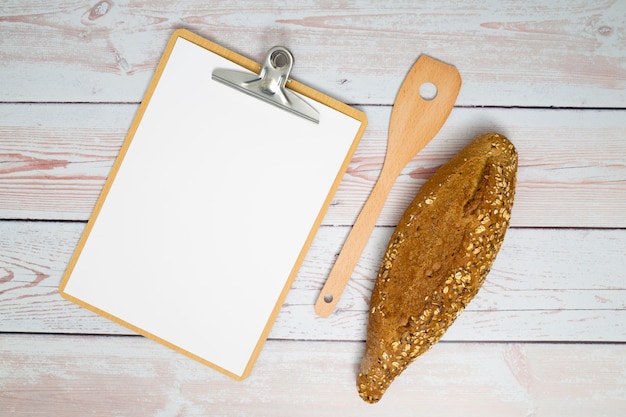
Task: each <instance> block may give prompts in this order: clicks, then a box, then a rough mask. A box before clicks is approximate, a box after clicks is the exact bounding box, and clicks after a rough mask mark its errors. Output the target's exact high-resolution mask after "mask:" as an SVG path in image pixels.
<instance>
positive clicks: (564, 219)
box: [0, 104, 626, 227]
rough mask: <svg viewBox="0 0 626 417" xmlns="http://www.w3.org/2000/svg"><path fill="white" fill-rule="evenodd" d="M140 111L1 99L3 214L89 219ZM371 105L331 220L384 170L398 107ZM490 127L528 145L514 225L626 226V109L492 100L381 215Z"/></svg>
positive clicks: (343, 217) (454, 122)
mask: <svg viewBox="0 0 626 417" xmlns="http://www.w3.org/2000/svg"><path fill="white" fill-rule="evenodd" d="M135 111H136V106H134V105H41V104H39V105H7V104H4V105H2V104H0V195H2V198H1V199H0V218H4V219H7V218H9V219H60V220H86V219H87V218H88V217H89V214H90V213H91V210H92V208H93V205H94V204H95V201H96V199H97V197H98V195H99V193H100V191H101V189H102V185H103V184H104V180H105V179H106V176H107V175H108V172H109V170H110V168H111V166H112V164H113V161H114V159H115V157H116V155H117V152H118V151H119V147H120V146H121V143H122V141H123V139H124V137H125V135H126V130H127V129H128V126H129V125H130V123H131V120H132V118H133V116H134V113H135ZM364 111H365V112H366V114H367V116H368V117H369V125H368V128H367V130H366V132H365V135H364V137H363V139H362V141H361V143H360V145H359V147H358V148H357V150H356V153H355V155H354V158H353V159H352V162H351V163H350V166H349V168H348V171H347V174H346V175H345V176H344V178H343V181H342V183H341V184H340V186H339V189H338V191H337V193H336V194H335V198H334V201H333V204H332V206H331V207H330V208H329V210H328V213H327V215H326V217H325V219H324V224H327V225H350V224H352V223H353V222H354V219H355V218H356V216H357V214H358V212H359V211H360V209H361V207H362V206H363V204H364V202H365V200H366V199H367V196H368V195H369V192H370V191H371V189H372V187H373V186H374V182H375V181H376V179H377V178H378V174H379V171H380V167H381V164H382V161H383V158H384V154H385V147H386V141H387V128H388V123H389V114H390V108H389V107H378V106H373V107H372V106H368V107H365V108H364ZM488 130H496V131H500V132H501V133H504V134H506V135H507V136H509V138H510V139H511V140H512V141H513V142H514V143H515V144H516V146H517V148H518V151H519V153H520V168H519V175H518V176H519V182H518V189H517V193H516V202H515V206H514V210H513V217H512V219H511V222H512V224H513V225H514V226H523V227H626V216H624V213H626V115H625V112H624V111H596V110H585V111H579V110H534V109H493V108H489V109H466V108H456V109H455V110H454V111H453V112H452V115H451V116H450V119H449V120H448V122H447V124H446V125H445V126H444V127H443V129H442V130H441V132H440V133H439V135H438V136H437V137H436V139H435V140H434V141H433V142H431V143H430V144H429V145H428V146H427V147H426V148H425V149H424V150H423V151H422V152H420V154H419V155H418V156H417V157H416V158H414V159H413V161H412V162H411V163H410V164H409V165H407V167H406V169H405V170H404V172H403V174H402V175H401V176H400V177H399V178H398V180H397V182H396V184H395V186H394V189H393V190H392V191H391V194H390V195H389V199H388V200H387V202H386V205H385V208H384V209H383V212H382V214H381V217H380V218H379V221H378V224H379V225H388V226H393V225H395V224H396V223H397V221H398V219H399V218H400V216H401V215H402V212H403V211H404V209H405V208H406V206H407V205H408V204H409V202H410V201H411V199H412V198H413V197H414V196H415V194H416V193H417V190H418V189H419V188H420V187H421V185H422V184H423V183H424V182H425V181H426V179H427V178H429V177H430V175H432V173H433V172H434V170H435V169H436V168H437V167H438V166H439V165H441V164H442V163H444V162H445V161H446V160H447V159H448V158H450V157H452V156H453V155H454V154H455V153H456V152H457V151H459V150H460V149H461V148H462V147H463V146H464V145H465V144H466V143H468V141H469V140H471V138H473V137H474V136H475V135H477V134H479V133H482V132H484V131H488Z"/></svg>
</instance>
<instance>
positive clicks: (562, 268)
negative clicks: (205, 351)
mask: <svg viewBox="0 0 626 417" xmlns="http://www.w3.org/2000/svg"><path fill="white" fill-rule="evenodd" d="M177 28H186V29H189V30H191V31H192V32H195V33H197V34H199V35H202V36H204V37H206V38H208V39H210V40H213V41H215V42H217V43H220V44H222V45H224V46H226V47H228V48H230V49H233V50H234V51H236V52H238V53H241V54H242V55H245V56H248V57H250V58H253V59H255V60H256V61H260V60H262V59H263V57H264V54H265V52H266V51H267V50H268V49H269V48H270V47H272V46H274V45H278V44H281V45H284V46H287V47H288V48H290V49H291V51H292V52H293V53H294V56H295V59H296V62H295V67H294V70H293V73H292V76H293V77H294V78H295V79H297V80H299V81H302V82H304V83H306V84H309V85H311V86H313V87H315V88H318V89H319V90H321V91H323V92H325V93H327V94H329V95H332V96H334V97H337V98H339V99H340V100H342V101H345V102H347V103H349V104H351V105H354V106H356V107H357V108H359V109H361V110H362V111H364V112H365V113H366V114H367V116H368V118H369V125H368V129H367V131H366V133H365V135H364V137H363V139H362V141H361V143H360V145H359V147H358V148H357V150H356V153H355V155H354V158H353V160H352V162H351V164H350V166H349V168H348V172H347V173H346V175H345V177H344V178H343V181H342V183H341V184H340V187H339V190H338V192H337V194H336V195H335V198H334V200H333V203H332V206H331V208H330V210H329V211H328V213H327V216H326V217H325V219H324V222H323V226H322V227H321V229H320V230H319V232H318V234H317V236H316V238H315V241H314V243H313V245H312V248H311V249H310V251H309V253H308V255H307V257H306V259H305V262H304V264H303V266H302V268H301V270H300V272H299V274H298V276H297V279H296V281H295V283H294V285H293V288H292V290H291V292H290V293H289V295H288V298H287V301H286V302H285V304H284V306H283V308H282V310H281V312H280V314H279V317H278V319H277V321H276V323H275V325H274V327H273V329H272V332H271V335H270V339H269V340H268V342H267V343H266V345H265V347H264V349H263V351H262V353H261V355H260V357H259V360H258V362H257V365H256V367H255V368H254V370H253V372H252V375H251V376H250V377H249V378H248V379H246V380H245V381H243V382H236V381H233V380H230V379H229V378H227V377H225V376H223V375H221V374H219V373H217V372H215V371H213V370H212V369H209V368H207V367H205V366H203V365H201V364H199V363H197V362H195V361H193V360H191V359H188V358H187V357H185V356H183V355H180V354H178V353H176V352H174V351H171V350H170V349H168V348H166V347H163V346H161V345H159V344H157V343H155V342H153V341H151V340H147V339H145V338H143V337H140V336H137V335H134V334H132V332H130V331H129V330H127V329H125V328H122V327H121V326H119V325H117V324H114V323H112V322H109V321H108V320H106V319H104V318H102V317H99V316H96V315H94V314H92V313H90V312H88V311H87V310H84V309H82V308H80V307H78V306H76V305H74V304H72V303H69V302H67V301H65V300H63V299H62V298H61V297H60V296H59V294H58V292H57V287H58V285H59V282H60V279H61V276H62V274H63V272H64V270H65V268H66V267H67V264H68V261H69V258H70V256H71V254H72V252H73V250H74V249H75V247H76V245H77V241H78V239H79V236H80V234H81V232H82V230H83V228H84V226H85V222H86V221H87V219H88V218H89V215H90V213H91V210H92V209H93V206H94V203H95V200H96V198H97V197H98V195H99V193H100V192H101V190H102V186H103V183H104V181H105V179H106V177H107V174H108V172H109V170H110V168H111V166H112V164H113V161H114V159H115V157H116V155H117V153H118V151H119V149H120V145H121V143H122V141H123V139H124V137H125V135H126V132H127V130H128V128H129V125H130V123H131V120H132V119H133V117H134V115H135V112H136V110H137V108H138V104H139V102H140V101H141V100H142V96H143V94H144V92H145V89H146V87H147V84H148V82H149V80H150V78H151V77H152V75H153V73H154V69H155V67H156V64H157V62H158V60H159V58H160V56H161V54H162V52H163V50H164V48H165V44H166V42H167V40H168V38H169V37H170V35H171V34H172V32H173V31H174V30H175V29H177ZM422 53H425V54H428V55H431V56H434V57H437V58H439V59H441V60H444V61H446V62H449V63H452V64H454V65H456V66H457V68H458V69H459V71H460V73H461V75H462V77H463V88H462V91H461V93H460V95H459V98H458V101H457V105H456V107H455V109H454V110H453V112H452V114H451V116H450V118H449V119H448V122H447V123H446V125H445V126H444V128H443V129H442V130H441V132H440V133H439V134H438V135H437V137H436V138H435V140H433V142H431V143H430V144H429V145H428V146H427V147H426V148H425V149H424V150H423V151H422V152H421V153H420V154H419V155H418V156H417V157H415V158H414V159H413V161H412V162H411V163H410V164H409V165H408V166H407V167H406V169H405V170H404V171H403V173H402V175H401V177H400V178H399V179H398V181H397V182H396V184H395V186H394V189H393V190H392V193H391V195H390V196H389V199H388V201H387V203H386V206H385V208H384V210H383V213H382V215H381V217H380V219H379V221H378V224H377V227H376V229H375V231H374V233H373V235H372V237H371V239H370V242H369V244H368V246H367V248H366V250H365V253H364V254H363V256H362V258H361V260H360V262H359V264H358V267H357V268H356V270H355V272H354V274H353V276H352V279H351V281H350V284H349V287H348V289H347V290H346V293H345V294H344V296H343V298H342V299H341V302H340V304H339V309H338V311H337V312H336V313H335V314H334V315H332V316H331V317H330V318H327V319H322V318H319V317H316V316H315V314H314V312H313V303H314V301H315V299H316V297H317V295H318V292H319V290H320V288H321V286H322V284H323V282H324V279H325V278H326V275H327V274H328V272H329V270H330V268H331V266H332V263H333V259H334V257H335V255H336V253H337V252H338V251H339V249H340V248H341V245H342V243H343V241H344V239H345V237H346V235H347V233H348V231H349V230H350V225H351V224H353V222H354V219H355V218H356V216H357V214H358V212H359V210H360V208H361V206H362V205H363V203H364V201H365V199H366V198H367V196H368V193H369V192H370V190H371V189H372V187H373V184H374V182H375V180H376V178H377V176H378V173H379V170H380V167H381V164H382V161H383V157H384V152H385V144H386V137H387V129H388V124H389V115H390V111H391V105H392V103H393V100H394V97H395V94H396V92H397V90H398V88H399V86H400V83H401V82H402V80H403V78H404V75H405V74H406V72H407V71H408V69H409V68H410V66H411V65H412V64H413V62H414V61H415V60H416V59H417V57H418V56H419V55H420V54H422ZM488 130H496V131H499V132H501V133H503V134H505V135H507V136H508V137H509V138H510V139H511V141H512V142H513V143H514V144H515V145H516V146H517V148H518V151H519V154H520V166H519V173H518V188H517V194H516V203H515V207H514V210H513V214H512V219H511V222H512V228H511V230H510V231H509V233H508V235H507V238H506V240H505V242H504V245H503V247H502V250H501V252H500V255H499V257H498V259H497V260H496V263H495V265H494V268H493V270H492V272H491V274H490V275H489V277H488V278H487V282H486V283H485V285H484V287H483V289H482V290H481V292H480V293H479V295H478V296H477V298H476V299H475V300H474V301H473V302H472V303H471V304H470V306H469V307H468V309H467V311H466V312H465V313H464V314H463V315H462V316H461V317H460V318H459V319H458V320H457V322H456V323H455V324H454V325H453V327H452V328H451V329H450V330H449V332H448V333H447V334H446V335H445V337H444V340H443V341H442V342H441V343H439V344H437V345H436V346H435V347H434V348H433V349H432V350H431V351H430V352H428V353H427V354H425V355H424V356H422V357H421V358H420V359H418V361H416V362H415V363H414V364H412V365H411V367H409V369H407V370H406V371H405V373H404V374H403V375H402V376H401V377H400V378H399V379H398V380H397V381H396V382H394V384H393V385H392V386H391V388H390V389H389V391H388V392H387V394H386V395H385V397H384V398H383V400H382V401H381V402H380V403H378V404H376V405H369V404H365V403H364V402H363V401H361V399H360V398H359V397H358V395H357V393H356V388H355V377H356V372H357V367H358V364H359V361H360V358H361V355H362V353H363V349H364V343H363V341H364V338H365V326H366V322H367V315H366V310H367V308H368V300H369V294H370V291H371V288H372V286H373V283H374V279H375V276H376V272H377V269H378V264H379V262H380V260H381V258H382V254H383V251H384V248H385V246H386V244H387V239H388V238H389V236H390V234H391V232H392V231H393V227H394V226H395V224H396V223H397V221H398V219H399V217H400V215H401V214H402V212H403V211H404V208H405V207H406V205H407V204H408V202H409V201H410V200H411V199H412V198H413V196H414V195H415V193H416V191H417V190H418V189H419V188H420V186H421V185H422V184H423V183H424V181H425V180H426V179H427V178H428V177H429V176H430V175H431V174H432V173H433V171H434V170H435V169H436V168H437V167H438V166H439V165H441V164H442V163H443V162H444V161H446V160H447V159H448V158H450V157H451V156H452V155H454V153H455V152H457V151H458V150H459V149H460V148H461V147H462V146H464V145H465V144H466V143H467V142H468V141H469V140H471V139H472V138H473V137H474V136H475V135H476V134H478V133H481V132H484V131H488ZM167 168H168V167H165V166H164V167H163V169H167ZM193 181H194V183H195V186H196V187H197V190H198V192H206V190H204V189H203V187H202V179H201V178H197V179H193ZM170 220H171V221H176V219H170ZM224 319H226V320H233V323H234V324H235V323H236V321H237V320H239V319H241V318H237V317H225V318H224ZM625 342H626V1H622V0H610V1H609V0H599V1H591V0H573V1H549V0H544V1H538V0H529V1H525V2H514V1H496V0H492V1H466V2H457V1H441V0H440V1H419V2H418V1H394V2H376V1H373V0H371V1H352V2H349V1H340V2H330V1H322V2H314V1H305V0H292V1H290V2H284V3H281V2H278V1H267V2H265V1H256V2H244V1H233V0H229V1H210V2H209V1H206V0H205V1H197V0H193V1H185V2H183V1H163V0H151V1H147V0H142V1H141V0H138V1H123V0H119V1H118V0H103V1H99V2H98V1H96V0H91V1H78V0H62V1H59V0H57V1H39V0H37V1H35V0H4V1H3V2H2V3H1V4H0V415H1V416H9V415H11V416H32V415H50V416H85V415H96V416H331V415H337V416H344V417H346V416H369V415H372V416H374V415H379V416H380V415H387V416H391V415H394V416H402V415H437V416H459V415H475V416H554V415H562V416H563V415H567V416H590V415H593V416H624V415H626V345H625Z"/></svg>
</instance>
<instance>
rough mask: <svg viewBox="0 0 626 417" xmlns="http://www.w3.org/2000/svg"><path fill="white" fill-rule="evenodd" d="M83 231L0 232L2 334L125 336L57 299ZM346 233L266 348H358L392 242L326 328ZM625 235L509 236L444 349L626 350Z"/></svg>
mask: <svg viewBox="0 0 626 417" xmlns="http://www.w3.org/2000/svg"><path fill="white" fill-rule="evenodd" d="M82 229H83V224H81V223H51V222H0V236H2V239H1V240H0V318H1V320H0V332H2V331H3V332H33V333H87V334H132V333H131V332H129V331H128V330H126V329H124V328H122V327H120V326H118V325H117V324H114V323H112V322H109V321H108V320H106V319H104V318H102V317H100V316H97V315H95V314H93V313H91V312H89V311H87V310H85V309H82V308H80V307H78V306H75V305H74V304H72V303H69V302H67V301H65V300H63V299H62V298H61V297H60V296H59V295H58V293H57V286H58V284H59V282H60V279H61V276H62V274H63V272H64V269H65V267H66V265H67V262H68V261H69V258H70V256H71V254H72V251H73V250H74V247H75V245H76V243H77V241H78V239H79V237H80V233H81V232H82ZM347 232H348V228H345V227H343V228H340V227H323V228H322V229H320V231H319V233H318V235H317V236H316V238H315V240H314V242H313V245H312V247H311V250H310V251H309V253H308V254H307V257H306V259H305V261H304V263H303V266H302V268H301V270H300V271H299V274H298V276H297V278H296V281H295V283H294V286H293V287H292V290H291V291H290V293H289V295H288V297H287V299H286V301H285V304H284V306H283V308H282V310H281V312H280V314H279V316H278V319H277V321H276V323H275V325H274V327H273V329H272V333H271V337H272V338H274V339H307V340H363V339H364V338H365V329H366V325H367V310H368V303H369V295H370V292H371V288H372V287H373V285H374V280H375V277H376V273H377V271H378V265H379V263H380V259H381V258H382V255H383V252H384V250H385V247H386V245H387V241H388V238H389V236H390V234H391V232H392V229H391V228H380V227H379V228H376V230H375V231H374V234H373V235H372V238H371V240H370V242H369V244H368V246H367V248H366V250H365V252H364V255H363V257H362V258H361V260H360V263H359V265H358V266H357V269H356V271H355V273H354V274H353V277H352V279H351V281H350V283H349V285H348V287H347V289H346V292H345V293H344V295H343V296H342V299H341V301H340V303H339V305H338V310H337V311H336V313H335V314H333V315H332V316H331V317H330V318H328V319H323V318H320V317H317V316H316V315H315V314H314V313H313V304H314V302H315V299H316V298H317V296H318V293H319V291H320V289H321V287H322V283H323V282H324V280H325V279H326V276H327V274H328V271H329V270H330V268H331V266H332V262H333V259H334V256H335V253H337V248H338V247H340V246H341V245H342V243H343V238H344V236H345V234H346V233H347ZM624 255H626V230H565V229H511V230H510V231H509V233H508V234H507V237H506V239H505V242H504V245H503V247H502V250H501V253H500V254H499V256H498V258H497V260H496V263H495V264H494V268H493V270H492V272H491V274H490V275H489V277H488V279H487V281H486V283H485V285H484V287H483V289H482V290H481V291H480V293H479V294H478V296H477V297H476V299H475V300H474V301H473V302H472V303H471V304H470V305H469V306H468V308H467V310H466V312H465V313H464V314H463V315H462V316H461V318H460V319H459V321H458V322H457V323H455V324H454V325H453V327H452V328H451V329H450V331H449V332H448V333H447V334H446V336H445V340H454V341H458V340H472V341H484V340H491V341H605V342H610V341H626V269H625V268H624V259H625V256H624Z"/></svg>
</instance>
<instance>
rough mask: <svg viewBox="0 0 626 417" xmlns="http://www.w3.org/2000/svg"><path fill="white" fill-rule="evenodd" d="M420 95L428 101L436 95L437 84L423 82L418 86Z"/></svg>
mask: <svg viewBox="0 0 626 417" xmlns="http://www.w3.org/2000/svg"><path fill="white" fill-rule="evenodd" d="M420 97H421V98H423V99H424V100H427V101H430V100H434V99H435V97H437V86H436V85H435V84H433V83H431V82H425V83H424V84H422V85H421V86H420Z"/></svg>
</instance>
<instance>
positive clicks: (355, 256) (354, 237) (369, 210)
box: [315, 164, 402, 317]
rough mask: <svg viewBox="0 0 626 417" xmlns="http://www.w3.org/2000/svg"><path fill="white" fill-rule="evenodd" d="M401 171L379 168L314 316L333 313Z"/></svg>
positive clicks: (317, 304) (393, 167)
mask: <svg viewBox="0 0 626 417" xmlns="http://www.w3.org/2000/svg"><path fill="white" fill-rule="evenodd" d="M398 168H399V170H398ZM401 170H402V167H396V166H391V165H389V164H386V165H383V169H382V171H381V173H380V176H379V177H378V181H376V185H374V188H373V189H372V192H371V194H370V196H369V198H368V199H367V201H366V202H365V205H364V206H363V209H362V210H361V213H360V214H359V216H358V217H357V219H356V222H355V223H354V226H353V227H352V230H351V231H350V234H349V235H348V238H347V239H346V241H345V243H344V245H343V248H342V250H341V252H340V253H339V256H338V257H337V260H336V261H335V265H334V266H333V269H332V270H331V271H330V274H329V275H328V278H327V279H326V283H325V284H324V287H323V288H322V291H321V292H320V295H319V297H318V299H317V302H316V303H315V313H316V314H317V315H318V316H321V317H328V316H329V315H330V314H331V313H332V312H333V311H334V310H335V306H336V305H337V302H338V301H339V298H341V294H343V291H344V289H345V288H346V285H347V284H348V281H349V280H350V276H351V275H352V271H354V268H355V267H356V265H357V263H358V262H359V258H360V257H361V253H363V249H365V246H366V245H367V242H368V240H369V237H370V235H371V234H372V230H374V226H376V221H377V220H378V216H379V215H380V212H381V211H382V209H383V206H384V204H385V200H386V199H387V195H388V194H389V191H390V190H391V188H392V187H393V184H394V182H395V180H396V178H397V177H398V175H399V173H400V171H401Z"/></svg>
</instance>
